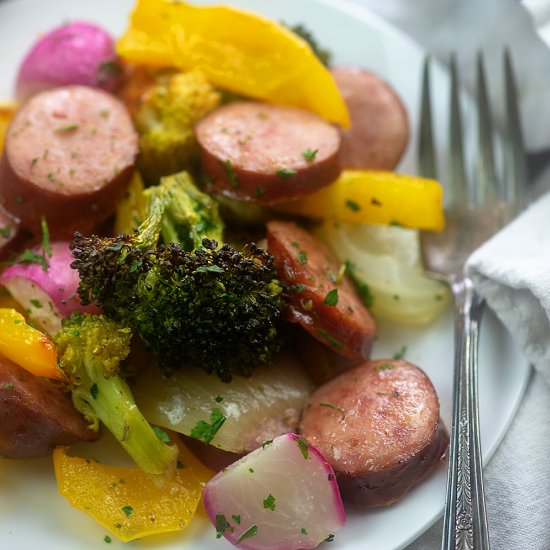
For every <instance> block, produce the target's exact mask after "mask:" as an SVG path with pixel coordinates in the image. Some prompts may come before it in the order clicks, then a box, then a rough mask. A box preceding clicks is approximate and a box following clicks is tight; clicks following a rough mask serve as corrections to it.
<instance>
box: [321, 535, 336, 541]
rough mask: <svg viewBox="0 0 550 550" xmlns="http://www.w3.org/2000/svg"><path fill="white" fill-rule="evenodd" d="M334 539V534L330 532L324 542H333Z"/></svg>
mask: <svg viewBox="0 0 550 550" xmlns="http://www.w3.org/2000/svg"><path fill="white" fill-rule="evenodd" d="M333 540H334V535H332V534H330V535H329V536H328V537H327V538H326V539H325V540H323V542H332V541H333Z"/></svg>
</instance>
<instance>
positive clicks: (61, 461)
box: [53, 445, 214, 542]
mask: <svg viewBox="0 0 550 550" xmlns="http://www.w3.org/2000/svg"><path fill="white" fill-rule="evenodd" d="M179 446H180V456H179V462H178V470H177V471H176V475H175V477H174V478H173V479H171V480H169V481H167V482H166V484H165V485H164V486H163V487H162V488H159V487H158V486H157V485H156V484H155V483H154V481H153V480H152V479H151V477H150V476H148V475H147V474H146V473H145V472H144V471H143V470H142V469H141V468H137V467H121V466H110V465H107V464H100V463H99V462H96V461H93V460H89V459H85V458H79V457H72V456H69V455H67V448H66V447H59V448H57V449H55V451H54V453H53V460H54V468H55V476H56V479H57V487H58V490H59V493H60V494H61V495H62V496H64V497H65V498H66V499H67V500H68V501H69V503H70V504H71V506H73V507H75V508H77V509H79V510H81V511H83V512H85V513H86V514H88V515H89V516H91V517H92V518H93V519H94V520H96V521H97V522H98V523H99V524H100V525H102V526H103V527H105V528H106V529H108V530H109V531H111V532H112V533H113V534H114V535H115V536H116V537H118V538H119V539H120V540H122V541H123V542H127V541H130V540H134V539H137V538H140V537H145V536H149V535H155V534H159V533H167V532H171V531H181V530H183V529H185V527H187V525H189V523H190V522H191V520H192V519H193V517H194V515H195V512H196V510H197V506H198V505H199V502H200V499H201V494H202V489H203V487H204V485H205V484H206V482H207V481H208V479H210V478H211V477H212V476H213V475H214V472H211V471H210V470H208V469H207V468H205V467H204V466H202V464H200V462H198V461H197V459H196V458H194V457H193V455H192V454H191V453H190V452H189V451H188V450H187V449H186V448H185V447H184V446H183V445H179Z"/></svg>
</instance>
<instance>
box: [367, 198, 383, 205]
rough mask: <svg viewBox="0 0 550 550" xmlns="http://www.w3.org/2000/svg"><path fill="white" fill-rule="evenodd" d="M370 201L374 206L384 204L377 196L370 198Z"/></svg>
mask: <svg viewBox="0 0 550 550" xmlns="http://www.w3.org/2000/svg"><path fill="white" fill-rule="evenodd" d="M370 203H371V204H372V205H373V206H382V203H381V202H380V201H379V200H378V199H377V198H375V197H372V198H371V200H370Z"/></svg>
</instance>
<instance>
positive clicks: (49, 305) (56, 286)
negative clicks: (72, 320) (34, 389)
mask: <svg viewBox="0 0 550 550" xmlns="http://www.w3.org/2000/svg"><path fill="white" fill-rule="evenodd" d="M32 255H34V257H35V258H36V260H37V261H34V262H32V263H14V264H12V265H10V266H9V267H7V268H6V269H4V271H2V273H1V274H0V285H2V286H4V287H6V289H7V290H8V291H9V293H10V294H11V295H12V297H13V298H14V299H15V300H16V301H18V302H19V303H20V304H21V306H22V307H23V308H24V309H25V310H26V311H27V312H28V314H29V317H30V319H31V320H32V321H34V322H35V323H36V324H37V325H38V327H39V328H40V329H42V330H44V331H46V332H47V333H49V334H55V333H56V332H57V331H58V330H59V329H60V328H61V319H62V318H63V317H66V316H68V315H69V314H70V313H72V312H73V311H87V312H89V313H97V312H98V309H97V307H96V306H95V305H91V306H86V307H84V306H82V305H81V304H80V300H79V298H78V294H77V292H76V290H77V288H78V284H79V278H78V272H77V271H75V270H74V269H71V262H72V261H73V256H72V254H71V251H70V250H69V243H68V242H54V243H52V244H51V256H50V255H49V254H44V252H43V250H42V249H41V248H40V247H37V248H33V249H32V251H31V252H30V254H26V256H32Z"/></svg>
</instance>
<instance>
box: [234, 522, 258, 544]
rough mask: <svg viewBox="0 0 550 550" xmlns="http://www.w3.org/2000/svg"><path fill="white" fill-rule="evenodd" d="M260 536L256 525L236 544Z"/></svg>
mask: <svg viewBox="0 0 550 550" xmlns="http://www.w3.org/2000/svg"><path fill="white" fill-rule="evenodd" d="M257 534H258V526H257V525H256V524H254V525H252V526H251V527H249V528H248V529H247V530H246V531H245V532H244V533H243V534H242V535H241V536H240V537H239V538H238V539H237V542H236V543H235V544H240V543H241V542H242V541H243V540H246V539H251V538H252V537H255V536H256V535H257Z"/></svg>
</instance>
